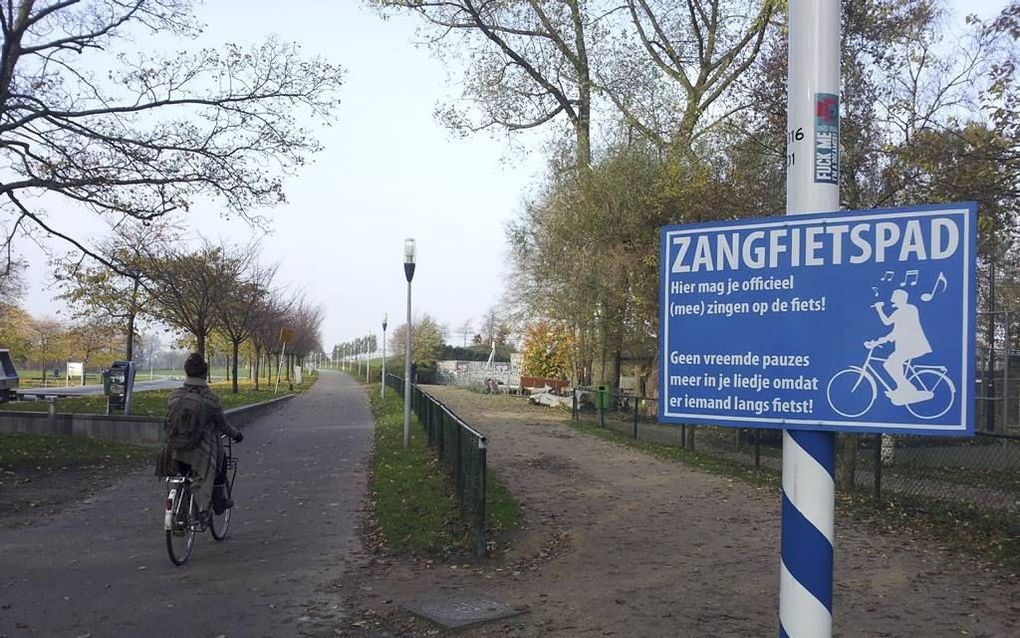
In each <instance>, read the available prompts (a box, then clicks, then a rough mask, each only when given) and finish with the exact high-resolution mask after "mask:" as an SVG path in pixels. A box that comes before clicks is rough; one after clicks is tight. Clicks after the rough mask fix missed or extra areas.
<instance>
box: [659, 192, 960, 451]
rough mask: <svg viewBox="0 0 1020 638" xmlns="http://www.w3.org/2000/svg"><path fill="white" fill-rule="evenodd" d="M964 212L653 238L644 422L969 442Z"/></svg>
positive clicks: (927, 210) (763, 224) (720, 227)
mask: <svg viewBox="0 0 1020 638" xmlns="http://www.w3.org/2000/svg"><path fill="white" fill-rule="evenodd" d="M975 220H976V210H975V207H974V206H973V205H972V204H959V205H951V206H946V207H920V208H915V209H897V210H879V211H848V212H844V213H829V214H816V215H804V216H792V217H782V218H774V219H758V220H748V221H744V222H728V223H718V224H698V225H690V226H673V227H667V228H664V229H663V231H662V255H661V257H662V271H661V282H660V295H661V301H662V304H661V326H662V328H661V330H660V335H661V336H660V348H661V351H660V361H661V368H660V376H659V383H660V397H661V399H662V400H660V403H659V405H660V414H659V416H660V420H661V421H663V422H666V423H699V422H705V423H717V424H721V425H734V426H740V427H749V426H758V425H760V426H764V427H794V428H810V429H832V430H847V431H865V432H914V433H924V434H965V433H969V432H972V430H973V427H972V421H973V416H972V410H971V405H970V404H971V403H972V402H973V393H974V389H973V383H974V369H973V368H974V365H973V350H974V344H973V342H974V305H975V304H974V296H975V282H974V267H975V256H974V253H975V240H976V232H975V228H976V224H975Z"/></svg>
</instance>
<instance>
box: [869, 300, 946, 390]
mask: <svg viewBox="0 0 1020 638" xmlns="http://www.w3.org/2000/svg"><path fill="white" fill-rule="evenodd" d="M909 298H910V295H909V294H908V293H907V291H906V290H898V289H897V290H894V291H893V293H892V299H891V301H892V305H893V312H892V314H890V315H887V314H885V311H884V310H883V309H882V306H884V305H885V304H884V303H883V302H881V301H879V302H876V303H875V304H873V307H874V308H875V311H876V312H878V317H879V319H881V321H882V323H883V324H884V325H886V326H888V325H891V326H892V327H893V329H892V331H891V332H890V333H889V334H887V335H886V336H884V337H880V338H878V339H876V340H874V341H868V342H867V343H865V345H866V346H867V347H869V348H874V347H876V346H879V345H881V344H883V343H893V344H895V346H896V348H895V350H893V352H892V354H890V355H889V357H888V358H887V359H886V360H885V363H884V364H883V367H884V368H885V370H886V372H888V373H889V376H890V377H892V380H893V381H894V382H895V383H896V387H895V388H893V389H892V390H888V391H887V392H886V393H885V394H886V396H888V397H889V400H890V401H892V403H893V405H907V404H910V403H917V402H918V401H924V400H927V399H930V398H931V393H926V392H922V391H921V390H918V389H917V387H915V386H914V384H913V383H911V382H910V380H909V379H907V374H906V365H907V363H908V362H909V361H910V360H911V359H913V358H915V357H920V356H923V355H926V354H929V353H930V352H931V351H932V349H931V344H930V343H929V342H928V337H926V336H925V334H924V328H922V327H921V317H920V315H919V314H918V312H917V306H915V305H913V304H909V303H907V300H908V299H909Z"/></svg>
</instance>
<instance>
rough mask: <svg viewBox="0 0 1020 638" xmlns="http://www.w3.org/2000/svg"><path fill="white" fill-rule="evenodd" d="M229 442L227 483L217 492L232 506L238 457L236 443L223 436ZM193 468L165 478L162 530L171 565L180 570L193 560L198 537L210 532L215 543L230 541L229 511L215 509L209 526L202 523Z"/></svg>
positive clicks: (211, 513) (215, 488)
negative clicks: (180, 567) (228, 534)
mask: <svg viewBox="0 0 1020 638" xmlns="http://www.w3.org/2000/svg"><path fill="white" fill-rule="evenodd" d="M221 437H222V438H224V439H226V442H227V444H226V447H225V448H224V452H225V459H224V465H225V470H224V475H225V476H224V482H223V483H222V485H221V484H217V485H216V487H214V488H213V489H214V490H217V489H218V490H223V492H222V493H221V496H222V497H223V498H224V499H225V501H226V502H229V501H230V499H231V495H232V494H233V492H234V479H235V478H237V457H235V456H234V455H233V443H232V441H231V440H230V437H228V436H226V435H221ZM189 473H190V468H188V469H187V470H185V471H183V472H182V473H181V475H179V476H168V477H167V478H166V485H167V496H166V512H165V514H164V517H163V529H164V531H165V532H166V550H167V553H168V554H169V555H170V562H172V563H173V564H174V565H177V566H180V565H183V564H184V563H186V562H187V561H188V558H190V557H191V550H192V548H194V545H195V537H196V536H197V535H198V534H199V533H201V532H204V531H206V530H207V529H208V530H209V533H210V534H211V535H212V537H213V539H214V540H216V541H222V540H224V539H225V538H226V537H227V532H228V530H229V529H230V510H231V508H230V507H224V508H223V511H222V512H221V513H219V514H217V513H216V510H215V509H212V510H210V512H209V520H208V522H206V521H203V520H201V517H200V516H199V506H198V502H197V499H196V497H195V494H194V492H192V491H191V477H190V476H189ZM214 499H215V497H214Z"/></svg>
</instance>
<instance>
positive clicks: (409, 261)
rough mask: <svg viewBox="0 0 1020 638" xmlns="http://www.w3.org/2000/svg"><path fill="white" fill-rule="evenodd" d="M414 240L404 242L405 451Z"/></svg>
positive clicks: (408, 421)
mask: <svg viewBox="0 0 1020 638" xmlns="http://www.w3.org/2000/svg"><path fill="white" fill-rule="evenodd" d="M414 253H415V248H414V240H413V239H410V238H408V239H405V240H404V276H405V277H407V350H406V351H405V353H404V449H405V450H406V449H407V448H409V447H411V280H412V279H414V257H415V255H414Z"/></svg>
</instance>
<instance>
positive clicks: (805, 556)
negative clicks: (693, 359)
mask: <svg viewBox="0 0 1020 638" xmlns="http://www.w3.org/2000/svg"><path fill="white" fill-rule="evenodd" d="M839 6H840V5H839V0H790V2H789V28H790V31H789V33H790V48H789V67H788V73H789V75H788V78H787V79H788V91H789V93H788V96H787V122H788V126H789V130H788V131H787V156H786V164H787V174H786V212H787V214H788V215H796V214H802V213H814V212H829V211H836V210H839V178H838V175H839V170H838V166H839V165H838V160H837V162H832V155H831V154H828V153H825V154H819V153H818V152H816V147H817V146H819V145H820V142H825V141H828V140H829V139H830V138H831V135H832V129H833V128H834V126H833V121H835V122H837V123H838V116H839V101H838V100H839V61H840V40H839V18H840V14H839ZM820 134H821V135H823V136H828V137H826V138H824V139H823V138H821V137H819V135H820ZM836 144H837V146H836V148H838V133H837V135H836ZM837 157H838V156H837ZM833 164H835V165H833ZM835 465H836V435H835V434H833V433H831V432H815V431H807V430H786V431H785V432H783V530H782V536H783V538H782V564H781V565H780V585H779V636H780V638H830V637H831V636H832V554H833V521H834V513H833V512H834V509H835V508H834V496H835V484H834V473H835Z"/></svg>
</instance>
